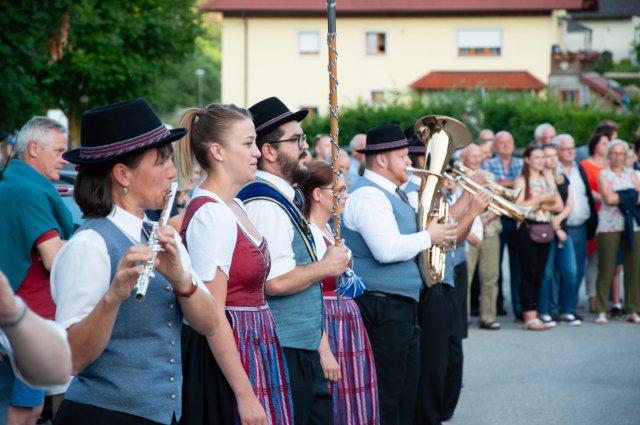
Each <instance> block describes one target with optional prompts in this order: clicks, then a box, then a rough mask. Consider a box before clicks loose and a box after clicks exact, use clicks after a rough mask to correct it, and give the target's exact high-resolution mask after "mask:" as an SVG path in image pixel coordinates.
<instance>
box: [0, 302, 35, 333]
mask: <svg viewBox="0 0 640 425" xmlns="http://www.w3.org/2000/svg"><path fill="white" fill-rule="evenodd" d="M16 299H17V298H16ZM21 301H22V312H21V313H20V315H19V316H18V318H17V319H16V320H14V321H13V322H8V323H0V328H13V327H15V326H18V324H19V323H20V322H22V319H24V318H25V316H26V315H27V311H28V310H29V308H28V307H27V303H25V302H24V301H23V300H21Z"/></svg>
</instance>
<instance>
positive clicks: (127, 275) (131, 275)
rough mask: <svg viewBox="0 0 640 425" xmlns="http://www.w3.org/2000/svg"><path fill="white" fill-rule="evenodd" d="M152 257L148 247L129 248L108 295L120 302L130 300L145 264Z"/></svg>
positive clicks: (119, 264) (136, 246)
mask: <svg viewBox="0 0 640 425" xmlns="http://www.w3.org/2000/svg"><path fill="white" fill-rule="evenodd" d="M152 256H153V251H151V249H149V247H147V246H146V245H135V246H132V247H131V248H129V249H128V250H127V252H125V254H124V256H123V257H122V258H121V259H120V262H119V263H118V270H117V271H116V274H115V276H114V277H113V281H112V282H111V285H110V286H109V292H108V293H109V294H111V295H112V296H113V297H114V298H115V299H116V300H117V301H119V302H122V301H124V300H126V299H127V298H129V297H130V296H131V291H133V287H134V286H135V284H136V282H137V281H138V275H139V274H140V273H141V272H142V270H143V269H144V264H145V263H146V262H147V261H148V260H149V259H151V258H152ZM136 263H138V265H136Z"/></svg>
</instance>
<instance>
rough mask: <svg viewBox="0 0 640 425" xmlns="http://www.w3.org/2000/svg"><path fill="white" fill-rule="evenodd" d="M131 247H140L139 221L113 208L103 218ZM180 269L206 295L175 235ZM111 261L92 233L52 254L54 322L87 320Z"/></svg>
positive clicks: (105, 285) (108, 279) (105, 282)
mask: <svg viewBox="0 0 640 425" xmlns="http://www.w3.org/2000/svg"><path fill="white" fill-rule="evenodd" d="M106 218H107V220H110V221H111V222H112V223H113V224H115V225H116V227H118V228H119V229H120V230H121V231H122V232H123V233H124V234H125V235H126V236H127V238H129V240H131V242H133V243H134V244H140V243H141V242H140V234H141V232H142V222H143V220H142V219H140V218H138V217H136V216H135V215H133V214H131V213H129V212H127V211H125V210H123V209H122V208H120V207H117V206H114V207H113V209H112V210H111V213H109V215H108V216H107V217H106ZM174 233H175V238H176V242H177V243H178V248H179V249H180V258H181V260H182V266H183V267H184V268H185V270H188V271H189V272H190V273H191V274H192V275H193V277H194V278H195V280H196V282H197V284H198V286H199V288H200V289H202V290H204V291H207V293H208V292H209V290H208V289H207V287H206V286H204V284H203V283H202V281H201V280H200V279H199V278H198V277H197V274H196V273H195V271H194V270H193V268H192V267H191V261H190V259H189V254H187V250H186V249H185V247H184V245H183V244H182V240H181V239H180V235H178V233H177V232H175V231H174ZM110 284H111V261H110V259H109V253H108V252H107V244H106V243H105V241H104V239H102V237H101V236H100V235H99V234H98V232H96V231H95V230H91V229H85V230H81V231H79V232H78V233H76V234H75V235H74V236H73V237H72V238H71V239H70V240H69V242H67V243H66V244H64V246H63V247H62V249H60V251H59V252H58V254H57V255H56V257H55V259H54V261H53V266H52V267H51V296H52V298H53V301H54V302H55V303H56V306H57V307H56V322H58V323H59V324H61V325H62V326H63V327H64V328H65V329H68V328H69V326H71V325H73V324H75V323H78V322H80V321H81V320H83V319H84V318H85V317H87V316H88V315H89V314H90V313H91V312H92V311H93V309H94V308H95V306H96V305H97V304H98V302H100V299H102V297H103V296H104V294H105V293H106V292H107V291H108V290H109V285H110Z"/></svg>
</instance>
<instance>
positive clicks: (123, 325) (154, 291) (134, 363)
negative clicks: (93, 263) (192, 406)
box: [65, 219, 182, 424]
mask: <svg viewBox="0 0 640 425" xmlns="http://www.w3.org/2000/svg"><path fill="white" fill-rule="evenodd" d="M83 229H92V230H94V231H96V232H98V234H100V236H101V237H102V238H103V239H104V241H105V242H106V245H107V250H108V252H109V258H110V260H111V279H113V276H114V275H115V272H116V269H117V265H118V262H119V261H120V259H121V258H122V257H123V255H124V254H125V252H126V251H127V249H129V247H130V246H131V245H132V243H131V241H130V240H129V239H128V238H127V237H126V236H125V235H124V233H122V232H121V231H120V230H119V229H118V228H117V227H116V226H115V225H114V224H113V223H112V222H111V221H109V220H107V219H95V220H88V221H86V222H85V223H84V224H83V226H82V227H81V229H80V230H83ZM181 324H182V311H181V310H180V305H179V304H178V301H177V300H176V296H175V295H174V294H173V292H172V290H171V285H170V284H169V282H168V281H167V279H166V278H165V277H164V276H162V275H161V274H160V273H158V272H156V273H155V277H154V278H152V279H151V281H150V282H149V290H148V291H147V294H146V297H145V299H144V301H143V302H141V303H140V302H137V301H136V300H135V297H134V296H131V297H130V298H129V299H127V300H126V301H125V302H123V303H122V305H121V306H120V310H119V311H118V316H117V317H116V322H115V325H114V326H113V332H112V334H111V339H110V340H109V343H108V344H107V346H106V348H105V349H104V351H103V352H102V354H100V356H98V358H97V359H96V360H95V361H94V362H93V363H91V364H90V365H89V366H87V367H86V368H85V369H84V370H83V371H82V372H80V373H79V374H78V375H77V376H76V377H75V378H74V379H73V381H72V382H71V385H70V386H69V389H68V390H67V393H66V395H65V397H66V398H68V399H69V400H72V401H75V402H78V403H84V404H89V405H93V406H98V407H102V408H104V409H109V410H114V411H118V412H124V413H129V414H131V415H135V416H140V417H143V418H146V419H149V420H152V421H155V422H159V423H162V424H170V423H171V420H172V418H173V415H174V413H175V416H176V419H180V416H181V415H182V362H181V355H180V328H181Z"/></svg>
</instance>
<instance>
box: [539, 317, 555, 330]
mask: <svg viewBox="0 0 640 425" xmlns="http://www.w3.org/2000/svg"><path fill="white" fill-rule="evenodd" d="M538 318H539V319H540V320H541V321H542V323H544V327H545V328H547V329H549V328H554V327H555V326H556V322H555V321H554V320H553V319H552V318H551V316H550V315H548V314H541V315H539V316H538Z"/></svg>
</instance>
